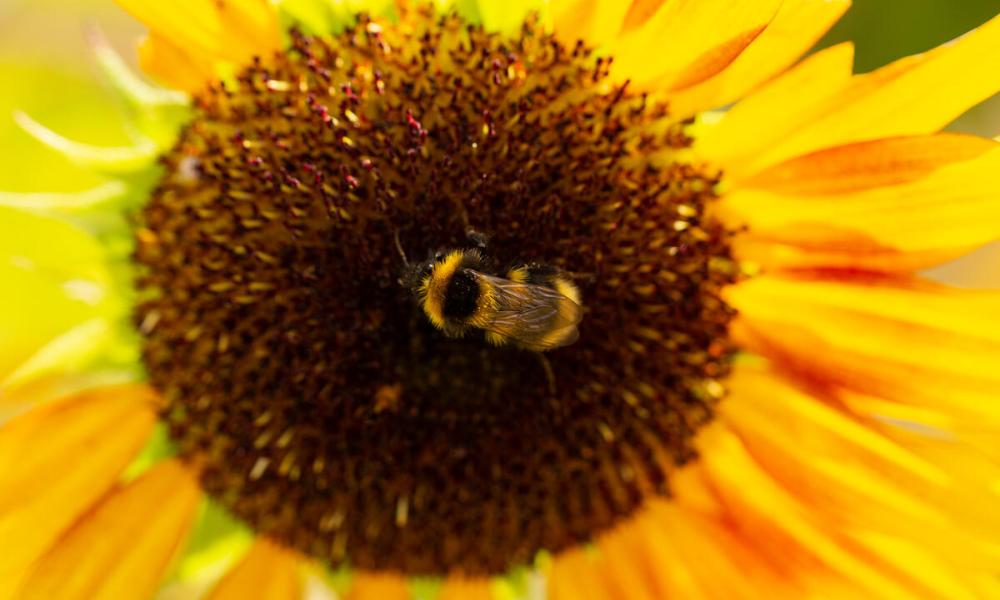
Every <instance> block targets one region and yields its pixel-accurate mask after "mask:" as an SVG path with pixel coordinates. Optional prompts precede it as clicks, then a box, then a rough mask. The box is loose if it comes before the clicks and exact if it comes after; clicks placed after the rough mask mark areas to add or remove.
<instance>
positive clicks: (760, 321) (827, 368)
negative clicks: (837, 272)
mask: <svg viewBox="0 0 1000 600" xmlns="http://www.w3.org/2000/svg"><path fill="white" fill-rule="evenodd" d="M726 297H727V299H728V301H729V302H730V303H731V304H732V305H733V306H734V307H735V308H736V309H737V310H739V312H740V316H739V317H738V319H737V321H736V322H735V323H734V327H733V336H734V338H736V341H737V343H738V344H740V346H741V347H743V348H746V349H748V350H750V351H753V352H755V353H758V354H762V355H764V356H767V357H769V358H770V359H771V360H773V361H774V362H775V363H776V364H779V365H781V367H782V368H783V369H787V370H788V371H789V372H792V373H795V374H796V376H798V377H802V378H806V379H808V380H810V381H813V382H814V383H815V385H819V386H826V387H830V386H838V387H840V388H844V389H847V390H853V391H855V392H858V393H865V394H870V395H872V396H877V397H881V398H884V399H886V400H891V401H893V402H896V403H900V404H905V405H914V406H922V407H929V408H934V409H941V410H946V411H948V412H949V414H952V415H964V416H965V417H967V418H978V419H982V420H983V421H981V423H982V425H983V426H984V427H986V426H992V425H993V424H997V423H1000V405H998V404H997V403H996V402H995V398H996V391H997V389H998V388H1000V371H998V370H997V369H996V365H997V364H1000V321H998V319H997V315H998V314H1000V292H986V291H972V290H956V289H952V288H947V287H944V286H939V285H933V284H929V283H925V282H920V281H918V280H911V281H909V282H908V283H906V284H905V285H904V284H903V283H897V284H894V285H888V284H883V285H866V284H865V283H864V281H862V280H857V281H854V282H850V281H846V282H840V283H838V282H835V281H825V282H824V281H796V280H782V279H778V278H775V277H760V278H758V279H755V280H751V281H748V282H744V283H741V284H738V285H736V286H732V287H731V288H729V289H728V291H727V293H726ZM806 348H808V351H806V350H804V349H806ZM815 357H822V359H821V360H816V359H815Z"/></svg>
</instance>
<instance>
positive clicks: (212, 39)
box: [118, 0, 281, 90]
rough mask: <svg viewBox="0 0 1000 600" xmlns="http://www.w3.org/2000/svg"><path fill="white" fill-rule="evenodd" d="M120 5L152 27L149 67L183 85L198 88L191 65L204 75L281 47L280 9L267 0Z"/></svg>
mask: <svg viewBox="0 0 1000 600" xmlns="http://www.w3.org/2000/svg"><path fill="white" fill-rule="evenodd" d="M118 4H120V5H121V6H122V7H123V8H124V9H125V10H127V11H128V12H129V13H131V14H132V15H133V16H134V17H135V18H137V19H138V20H139V21H141V22H142V23H144V24H145V25H146V26H147V27H149V29H150V32H151V35H150V38H149V40H150V41H148V42H146V43H145V44H144V45H143V48H142V49H141V51H142V52H143V54H144V56H145V59H144V61H143V66H144V69H145V68H146V67H147V66H149V67H153V68H154V70H152V71H150V73H151V74H153V75H156V76H157V77H159V78H161V79H163V80H164V81H169V82H175V81H176V82H180V83H183V84H184V87H183V89H187V90H192V89H197V87H198V86H197V85H192V84H191V83H190V81H188V80H189V79H191V78H192V77H194V75H190V76H184V75H183V74H182V69H183V68H184V67H185V66H187V67H190V68H192V69H193V70H194V72H195V73H196V74H198V75H199V76H202V75H203V74H204V73H206V72H207V73H216V74H217V69H218V68H219V65H220V63H224V62H225V63H231V64H234V65H237V66H241V65H244V64H248V63H249V62H250V60H251V59H252V57H254V56H268V55H270V54H271V53H272V52H274V51H275V50H277V49H278V48H280V42H281V36H280V29H279V26H278V18H277V14H276V12H275V9H274V8H273V7H272V6H271V4H270V3H269V2H267V0H227V1H226V2H213V1H211V0H178V1H175V2H169V3H161V2H146V1H144V0H118ZM161 69H162V70H161Z"/></svg>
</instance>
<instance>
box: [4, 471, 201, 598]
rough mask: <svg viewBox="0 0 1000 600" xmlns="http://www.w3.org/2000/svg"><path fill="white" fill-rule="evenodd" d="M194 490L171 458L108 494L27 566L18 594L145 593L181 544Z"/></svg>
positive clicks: (93, 595)
mask: <svg viewBox="0 0 1000 600" xmlns="http://www.w3.org/2000/svg"><path fill="white" fill-rule="evenodd" d="M199 499H200V492H199V488H198V484H197V481H196V479H195V476H194V473H193V472H191V469H189V468H188V467H187V466H186V465H184V464H182V463H180V462H178V461H168V462H164V463H161V464H159V465H157V466H155V467H153V468H152V469H151V470H149V471H147V472H146V473H145V474H143V475H142V476H140V477H139V478H138V479H136V480H134V481H132V482H131V483H129V484H128V485H125V486H123V487H121V488H119V489H118V490H116V491H115V492H113V493H111V494H110V495H108V496H107V497H106V498H105V499H104V500H103V501H102V502H101V503H100V504H99V505H98V506H97V507H96V508H95V509H94V510H93V512H91V513H89V514H88V515H87V516H86V517H85V518H84V519H82V520H81V521H80V522H79V523H78V524H77V525H76V526H75V527H73V528H72V529H70V530H69V531H68V532H67V533H66V535H65V536H64V537H63V538H62V539H60V540H59V541H58V542H57V543H56V545H55V546H53V548H52V549H51V550H50V551H49V552H48V553H47V554H45V555H44V556H42V558H41V559H39V561H38V562H36V563H35V564H34V566H33V568H32V571H31V574H30V575H29V577H28V579H27V580H26V581H25V583H24V585H23V586H22V590H21V595H20V596H18V597H19V598H23V599H25V600H27V599H32V598H38V599H39V600H48V599H51V598H60V599H61V600H73V599H74V598H79V599H81V600H96V599H105V598H106V599H108V600H118V599H121V598H147V597H149V596H150V595H151V594H152V593H153V591H154V590H155V589H156V587H157V585H158V584H159V582H160V579H161V577H162V576H163V574H164V573H165V571H166V569H167V567H168V566H169V564H170V560H171V559H172V558H173V556H174V555H175V554H176V552H177V550H178V549H179V548H180V546H181V544H182V542H183V541H184V539H185V537H186V535H187V531H188V529H189V528H190V526H191V523H192V521H193V520H194V516H195V514H196V512H197V510H196V509H197V507H198V501H199Z"/></svg>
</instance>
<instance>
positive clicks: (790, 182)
mask: <svg viewBox="0 0 1000 600" xmlns="http://www.w3.org/2000/svg"><path fill="white" fill-rule="evenodd" d="M998 170H1000V148H998V147H997V145H996V142H993V141H992V140H986V139H982V138H975V137H971V136H959V135H934V136H918V137H913V138H895V139H886V140H878V141H873V142H862V143H858V144H852V145H849V146H843V147H838V148H834V149H830V150H825V151H820V152H817V153H814V154H810V155H807V156H804V157H800V158H797V159H792V160H790V161H787V162H785V163H782V164H780V165H777V166H775V167H772V168H770V169H767V170H765V171H764V172H762V173H760V174H759V175H757V176H755V177H753V178H751V179H748V180H746V181H745V182H744V183H743V184H741V185H738V186H737V187H736V189H734V190H733V191H732V192H731V193H729V194H727V195H726V196H725V197H724V199H723V200H722V202H721V203H720V204H719V207H718V209H719V211H720V214H721V215H722V217H723V218H724V219H725V220H727V221H728V222H731V223H733V224H734V225H743V224H745V225H748V226H749V230H748V232H747V234H746V235H744V236H741V238H740V239H739V240H737V253H738V254H739V255H740V256H741V258H744V259H747V260H754V261H757V262H760V263H762V264H764V265H765V266H766V267H769V268H806V267H823V266H828V267H841V268H844V267H849V268H863V269H868V270H892V271H910V270H913V269H916V268H922V267H927V266H931V265H934V264H938V263H940V262H943V261H945V260H948V259H950V258H954V257H955V256H959V255H961V254H963V253H965V252H967V251H968V250H969V249H971V248H975V247H977V246H981V245H983V244H986V243H989V242H991V241H994V240H996V239H1000V181H998V180H997V178H996V177H995V174H996V173H997V172H998Z"/></svg>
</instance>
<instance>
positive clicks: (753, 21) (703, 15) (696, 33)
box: [608, 0, 781, 91]
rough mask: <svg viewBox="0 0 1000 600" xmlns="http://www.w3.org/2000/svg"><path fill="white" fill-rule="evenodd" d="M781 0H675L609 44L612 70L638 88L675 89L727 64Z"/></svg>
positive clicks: (769, 19)
mask: <svg viewBox="0 0 1000 600" xmlns="http://www.w3.org/2000/svg"><path fill="white" fill-rule="evenodd" d="M780 5H781V1H780V0H736V1H734V0H674V1H672V2H664V3H663V4H662V5H660V6H659V7H658V9H657V10H656V12H655V13H653V14H652V16H650V17H649V18H648V19H647V20H646V21H645V22H644V23H643V24H642V25H641V26H639V27H637V28H635V29H633V30H631V31H628V32H626V33H624V34H622V35H621V36H619V37H618V38H617V39H616V40H614V41H612V42H611V43H609V45H608V51H609V54H610V55H612V56H614V58H615V62H614V63H613V67H612V69H613V70H612V72H613V74H615V75H616V77H617V78H619V79H628V80H630V81H632V83H633V85H635V86H636V87H637V88H638V89H647V88H654V89H656V90H659V91H669V90H677V89H681V88H684V87H688V86H692V85H695V84H698V83H701V82H702V81H704V80H706V79H708V78H709V77H712V76H713V75H715V74H717V73H719V72H720V71H722V70H723V69H725V68H726V67H727V66H729V64H731V63H732V62H733V61H734V60H735V59H736V57H737V56H739V55H740V53H741V52H742V51H743V50H744V49H745V48H746V47H747V46H749V45H750V43H751V42H753V40H754V39H756V37H757V36H758V35H760V33H761V32H762V31H764V29H765V28H766V27H767V25H768V23H770V22H771V20H772V19H773V18H774V16H775V13H776V12H777V10H778V7H779V6H780Z"/></svg>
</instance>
